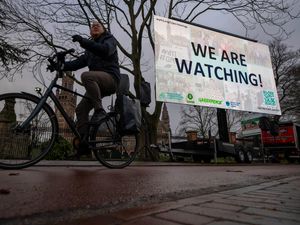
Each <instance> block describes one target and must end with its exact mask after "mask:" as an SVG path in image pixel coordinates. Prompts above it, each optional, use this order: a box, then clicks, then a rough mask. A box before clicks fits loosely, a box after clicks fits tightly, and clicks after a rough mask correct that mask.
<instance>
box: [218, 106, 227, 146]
mask: <svg viewBox="0 0 300 225" xmlns="http://www.w3.org/2000/svg"><path fill="white" fill-rule="evenodd" d="M217 118H218V129H219V136H220V140H221V141H223V142H229V134H228V126H227V118H226V110H225V109H219V108H218V109H217Z"/></svg>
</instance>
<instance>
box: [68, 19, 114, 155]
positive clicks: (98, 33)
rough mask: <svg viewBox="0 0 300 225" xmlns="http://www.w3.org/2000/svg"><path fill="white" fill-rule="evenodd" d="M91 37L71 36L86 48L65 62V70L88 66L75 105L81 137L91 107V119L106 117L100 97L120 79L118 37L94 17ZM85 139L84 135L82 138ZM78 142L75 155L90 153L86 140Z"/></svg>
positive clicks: (112, 90)
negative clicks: (78, 101)
mask: <svg viewBox="0 0 300 225" xmlns="http://www.w3.org/2000/svg"><path fill="white" fill-rule="evenodd" d="M90 35H91V38H90V39H87V38H83V37H82V36H80V35H74V36H72V39H73V42H78V43H79V44H80V46H81V47H82V48H84V49H85V52H84V54H83V55H81V56H79V58H77V59H75V60H73V61H68V62H65V64H64V67H63V70H64V71H75V70H78V69H81V68H83V67H86V66H88V68H89V71H87V72H83V73H82V74H81V81H82V84H83V86H84V87H85V89H86V93H85V96H87V97H88V98H82V100H81V101H80V103H79V104H78V106H77V107H76V116H77V124H76V126H77V129H78V131H79V133H80V135H81V137H82V138H83V137H85V138H86V137H87V135H88V132H89V131H88V122H89V112H90V111H91V110H92V109H94V114H93V116H92V118H91V121H90V122H91V123H98V122H99V121H100V120H102V119H103V118H105V116H106V113H105V110H104V109H103V106H102V100H101V99H102V98H103V97H104V96H109V95H111V94H113V93H115V92H116V89H117V85H118V83H119V80H120V69H119V62H118V53H117V41H116V39H115V38H114V36H113V35H112V34H110V33H109V32H108V31H107V30H106V29H105V27H104V26H103V24H101V23H99V22H98V21H94V22H93V23H92V25H91V27H90ZM83 139H84V138H83ZM84 143H85V141H83V144H82V145H81V148H80V150H79V151H78V152H77V154H78V155H84V154H89V153H90V151H89V149H88V148H87V146H88V145H87V144H86V145H85V144H84Z"/></svg>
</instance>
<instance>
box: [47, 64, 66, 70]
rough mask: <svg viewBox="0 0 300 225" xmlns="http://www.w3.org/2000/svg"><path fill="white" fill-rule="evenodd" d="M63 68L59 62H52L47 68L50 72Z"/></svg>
mask: <svg viewBox="0 0 300 225" xmlns="http://www.w3.org/2000/svg"><path fill="white" fill-rule="evenodd" d="M63 67H64V66H63V65H62V68H63ZM62 68H59V65H58V63H50V64H49V65H48V66H47V70H50V72H53V71H58V70H60V69H62Z"/></svg>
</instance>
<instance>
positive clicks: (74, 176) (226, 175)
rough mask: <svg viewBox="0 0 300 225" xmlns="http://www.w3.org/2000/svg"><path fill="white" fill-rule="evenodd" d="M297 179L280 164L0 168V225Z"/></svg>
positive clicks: (299, 168) (293, 168) (294, 170)
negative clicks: (117, 168)
mask: <svg viewBox="0 0 300 225" xmlns="http://www.w3.org/2000/svg"><path fill="white" fill-rule="evenodd" d="M298 176H299V177H300V165H281V164H268V165H264V164H253V165H193V164H141V165H135V166H130V167H127V168H125V169H122V170H111V169H107V168H105V167H101V166H98V165H97V164H89V163H88V162H79V163H77V164H76V163H75V164H74V163H72V164H68V163H67V166H64V165H63V164H62V165H60V166H53V165H52V166H45V165H40V166H34V167H31V168H27V169H23V170H14V171H8V170H1V171H0V180H1V183H0V202H1V204H0V218H1V219H0V224H14V225H17V224H31V225H34V224H55V223H57V222H59V221H71V220H75V219H78V218H87V217H95V216H99V215H103V214H108V213H111V212H117V211H120V210H124V209H128V208H136V207H143V206H147V205H152V204H161V203H164V202H172V201H178V200H180V199H187V198H193V197H196V196H205V195H208V194H213V193H218V192H222V191H227V190H233V189H238V188H243V187H248V186H253V185H259V184H262V183H266V182H272V181H276V180H280V179H284V178H289V177H298ZM299 210H300V205H299ZM299 216H300V215H299Z"/></svg>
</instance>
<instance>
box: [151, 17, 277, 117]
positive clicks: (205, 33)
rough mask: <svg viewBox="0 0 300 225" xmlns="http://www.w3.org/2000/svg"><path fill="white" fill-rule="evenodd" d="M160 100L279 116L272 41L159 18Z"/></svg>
mask: <svg viewBox="0 0 300 225" xmlns="http://www.w3.org/2000/svg"><path fill="white" fill-rule="evenodd" d="M154 32H155V69H156V100H157V101H164V102H172V103H181V104H190V105H201V106H209V107H217V108H224V109H235V110H243V111H249V112H260V113H268V114H276V115H280V114H281V110H280V105H279V101H278V95H277V90H276V85H275V81H274V75H273V70H272V65H271V58H270V52H269V48H268V46H267V45H263V44H260V43H256V42H253V41H248V40H245V39H242V38H237V37H234V36H230V35H226V34H224V33H220V32H216V31H212V30H209V29H204V28H201V27H198V26H194V25H190V24H187V23H182V22H179V21H176V20H171V19H167V18H163V17H159V16H155V17H154Z"/></svg>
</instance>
